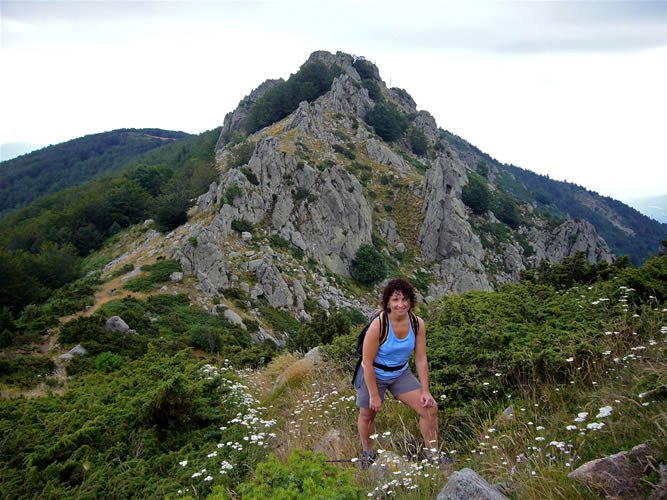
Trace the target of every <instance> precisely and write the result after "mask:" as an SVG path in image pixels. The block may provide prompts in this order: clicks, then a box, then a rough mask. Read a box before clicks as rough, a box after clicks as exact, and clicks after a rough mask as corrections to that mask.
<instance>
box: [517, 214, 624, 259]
mask: <svg viewBox="0 0 667 500" xmlns="http://www.w3.org/2000/svg"><path fill="white" fill-rule="evenodd" d="M528 237H529V240H530V241H531V243H532V245H533V248H534V249H535V253H536V257H537V259H538V260H540V261H541V260H545V259H546V260H549V261H551V262H560V261H562V260H563V259H564V258H565V257H570V256H572V255H574V254H575V253H577V252H584V253H585V254H586V257H587V258H588V262H590V263H591V264H594V263H596V262H598V261H600V260H606V261H607V262H612V261H613V258H614V256H613V254H612V253H611V251H610V250H609V247H608V246H607V244H606V243H605V242H604V240H602V239H600V238H599V237H598V235H597V233H596V232H595V228H594V227H593V225H592V224H591V223H590V222H588V221H584V220H579V221H573V220H568V221H565V222H563V223H562V224H561V225H559V226H558V227H556V228H555V229H553V230H552V231H537V230H534V229H533V230H529V231H528Z"/></svg>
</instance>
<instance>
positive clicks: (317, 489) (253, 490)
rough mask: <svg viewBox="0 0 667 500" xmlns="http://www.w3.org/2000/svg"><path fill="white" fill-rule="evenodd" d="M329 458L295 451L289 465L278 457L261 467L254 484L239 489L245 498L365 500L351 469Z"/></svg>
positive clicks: (256, 471) (263, 463) (308, 452)
mask: <svg viewBox="0 0 667 500" xmlns="http://www.w3.org/2000/svg"><path fill="white" fill-rule="evenodd" d="M325 460H326V457H325V456H324V455H323V454H321V453H319V454H317V455H315V454H313V453H312V452H310V451H302V450H295V451H293V452H292V453H291V454H290V456H289V458H288V459H287V463H285V464H283V463H281V462H280V461H279V460H278V459H277V458H276V457H275V455H271V456H269V459H268V460H267V461H266V462H262V463H260V464H258V465H257V469H256V470H255V476H254V478H253V480H252V481H250V482H247V483H243V484H241V485H240V486H239V492H240V493H241V496H242V497H243V498H267V499H268V498H284V499H287V498H313V499H315V498H337V499H340V500H344V499H350V500H352V499H355V500H359V499H361V498H363V494H362V491H361V490H360V489H358V488H357V487H356V486H354V485H353V483H352V480H351V476H350V471H349V469H347V470H346V469H340V468H338V467H336V466H334V465H332V464H328V463H326V461H325Z"/></svg>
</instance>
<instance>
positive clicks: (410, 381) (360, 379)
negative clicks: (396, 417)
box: [354, 367, 422, 408]
mask: <svg viewBox="0 0 667 500" xmlns="http://www.w3.org/2000/svg"><path fill="white" fill-rule="evenodd" d="M376 382H377V386H378V393H379V394H380V401H382V402H384V393H385V391H386V390H387V389H389V392H391V395H392V396H394V397H397V396H399V395H400V394H403V393H405V392H410V391H414V390H415V389H421V388H422V385H421V384H420V383H419V380H417V378H416V377H415V376H414V375H413V374H412V372H411V371H410V369H407V370H405V371H404V372H403V373H401V374H400V375H399V376H398V377H396V378H392V379H389V380H379V379H376ZM354 388H355V389H356V390H357V407H359V408H370V405H371V398H370V395H369V394H368V387H366V380H364V369H363V368H361V367H360V368H359V372H358V373H357V378H356V379H355V380H354Z"/></svg>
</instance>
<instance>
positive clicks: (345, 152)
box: [333, 144, 357, 160]
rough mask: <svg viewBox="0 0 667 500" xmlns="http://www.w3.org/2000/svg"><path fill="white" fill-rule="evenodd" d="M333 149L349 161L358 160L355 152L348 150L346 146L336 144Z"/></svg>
mask: <svg viewBox="0 0 667 500" xmlns="http://www.w3.org/2000/svg"><path fill="white" fill-rule="evenodd" d="M333 149H334V151H335V152H336V153H339V154H342V155H343V156H345V157H346V158H348V159H349V160H355V159H356V158H357V155H356V154H355V153H354V151H352V150H351V149H348V148H346V147H345V146H341V145H340V144H334V145H333Z"/></svg>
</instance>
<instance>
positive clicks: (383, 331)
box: [352, 309, 419, 385]
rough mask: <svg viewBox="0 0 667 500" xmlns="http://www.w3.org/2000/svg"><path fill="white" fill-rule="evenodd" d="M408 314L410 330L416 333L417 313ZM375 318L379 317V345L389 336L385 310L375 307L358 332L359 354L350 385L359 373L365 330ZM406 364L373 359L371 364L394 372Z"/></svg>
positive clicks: (417, 331)
mask: <svg viewBox="0 0 667 500" xmlns="http://www.w3.org/2000/svg"><path fill="white" fill-rule="evenodd" d="M408 315H409V317H410V325H411V326H412V331H413V332H415V335H417V333H419V319H418V318H417V315H416V314H415V313H413V312H412V311H408ZM376 318H380V319H379V321H380V345H382V344H384V343H385V342H386V341H387V337H388V336H389V318H388V317H387V312H386V311H383V310H381V309H376V310H375V311H373V313H372V314H371V316H370V320H369V321H368V324H367V325H366V326H365V327H364V329H363V330H361V332H359V336H358V337H357V354H359V359H358V360H357V366H356V367H355V369H354V374H353V375H352V385H354V381H355V379H356V378H357V373H359V367H360V366H361V360H362V353H363V349H364V339H365V338H366V332H367V331H368V328H369V327H370V326H371V324H372V323H373V321H375V319H376ZM406 364H407V361H406V362H405V363H404V364H402V365H399V366H387V365H383V364H382V363H378V362H375V361H374V362H373V366H375V367H376V368H379V369H380V370H384V371H386V372H396V371H398V370H402V369H403V367H404V366H405V365H406Z"/></svg>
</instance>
